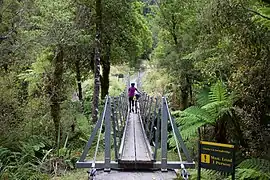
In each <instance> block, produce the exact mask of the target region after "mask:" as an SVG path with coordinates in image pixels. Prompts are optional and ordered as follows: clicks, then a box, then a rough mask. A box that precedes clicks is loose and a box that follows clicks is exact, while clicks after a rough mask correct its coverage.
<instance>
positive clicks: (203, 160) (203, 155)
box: [201, 154, 210, 164]
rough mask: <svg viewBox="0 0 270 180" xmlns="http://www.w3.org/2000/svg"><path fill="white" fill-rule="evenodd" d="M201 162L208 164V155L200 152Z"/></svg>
mask: <svg viewBox="0 0 270 180" xmlns="http://www.w3.org/2000/svg"><path fill="white" fill-rule="evenodd" d="M201 162H202V163H207V164H210V155H209V154H201Z"/></svg>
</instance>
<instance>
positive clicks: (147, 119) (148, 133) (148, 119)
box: [145, 97, 153, 139]
mask: <svg viewBox="0 0 270 180" xmlns="http://www.w3.org/2000/svg"><path fill="white" fill-rule="evenodd" d="M152 104H153V97H151V98H150V104H149V110H148V115H147V117H146V123H145V126H146V127H145V130H146V135H147V136H148V139H149V137H150V132H149V131H150V129H149V123H150V121H151V118H150V116H151V109H152Z"/></svg>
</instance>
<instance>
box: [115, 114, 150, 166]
mask: <svg viewBox="0 0 270 180" xmlns="http://www.w3.org/2000/svg"><path fill="white" fill-rule="evenodd" d="M144 136H145V135H144V131H143V129H142V125H141V121H140V119H139V116H138V114H134V113H130V114H129V118H128V122H127V127H126V135H125V137H124V147H123V154H122V157H120V163H121V164H133V165H134V164H135V167H136V164H137V165H144V164H151V163H152V160H151V154H149V150H148V145H147V142H145V138H144ZM132 167H134V166H132Z"/></svg>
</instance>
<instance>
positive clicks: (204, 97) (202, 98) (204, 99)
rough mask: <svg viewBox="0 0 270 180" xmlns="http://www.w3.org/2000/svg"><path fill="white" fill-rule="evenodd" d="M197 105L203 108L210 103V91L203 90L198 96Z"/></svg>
mask: <svg viewBox="0 0 270 180" xmlns="http://www.w3.org/2000/svg"><path fill="white" fill-rule="evenodd" d="M196 99H197V104H198V106H200V107H202V106H204V105H206V104H208V103H209V90H208V89H203V90H202V91H201V92H200V93H199V94H198V95H197V98H196Z"/></svg>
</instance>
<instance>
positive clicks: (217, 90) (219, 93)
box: [209, 81, 228, 102]
mask: <svg viewBox="0 0 270 180" xmlns="http://www.w3.org/2000/svg"><path fill="white" fill-rule="evenodd" d="M209 99H210V101H211V102H216V101H226V100H228V94H227V91H226V88H225V87H224V86H223V84H222V82H221V81H218V82H217V83H216V84H215V85H213V86H212V87H211V89H210V92H209Z"/></svg>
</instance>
